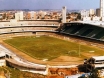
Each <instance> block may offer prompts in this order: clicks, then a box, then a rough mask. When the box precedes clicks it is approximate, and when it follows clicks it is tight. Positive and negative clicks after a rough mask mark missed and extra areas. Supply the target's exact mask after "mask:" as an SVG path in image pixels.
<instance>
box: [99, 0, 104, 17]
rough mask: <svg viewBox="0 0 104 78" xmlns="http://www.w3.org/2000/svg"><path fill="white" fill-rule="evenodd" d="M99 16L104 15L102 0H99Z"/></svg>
mask: <svg viewBox="0 0 104 78" xmlns="http://www.w3.org/2000/svg"><path fill="white" fill-rule="evenodd" d="M100 17H101V18H102V17H104V0H100Z"/></svg>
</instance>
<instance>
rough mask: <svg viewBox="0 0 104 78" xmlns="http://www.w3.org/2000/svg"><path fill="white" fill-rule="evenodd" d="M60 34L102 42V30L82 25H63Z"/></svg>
mask: <svg viewBox="0 0 104 78" xmlns="http://www.w3.org/2000/svg"><path fill="white" fill-rule="evenodd" d="M60 33H63V34H68V35H74V36H79V37H85V38H90V39H95V40H100V41H103V40H104V28H103V27H101V26H97V25H91V24H84V23H65V24H64V25H63V28H62V29H61V30H60Z"/></svg>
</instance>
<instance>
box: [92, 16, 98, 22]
mask: <svg viewBox="0 0 104 78" xmlns="http://www.w3.org/2000/svg"><path fill="white" fill-rule="evenodd" d="M92 20H93V21H100V17H97V16H95V17H93V18H92Z"/></svg>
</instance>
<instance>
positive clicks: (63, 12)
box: [62, 6, 66, 23]
mask: <svg viewBox="0 0 104 78" xmlns="http://www.w3.org/2000/svg"><path fill="white" fill-rule="evenodd" d="M62 23H66V6H64V7H63V8H62Z"/></svg>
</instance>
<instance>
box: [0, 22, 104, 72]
mask: <svg viewBox="0 0 104 78" xmlns="http://www.w3.org/2000/svg"><path fill="white" fill-rule="evenodd" d="M0 25H1V27H0V37H1V45H2V46H4V47H5V48H7V49H8V50H9V51H7V50H3V51H4V52H7V53H6V57H7V59H6V63H7V65H8V66H12V67H15V68H19V69H21V70H25V71H26V70H31V72H33V70H35V72H38V73H41V74H46V71H47V65H50V66H51V67H52V66H53V67H55V66H56V67H57V65H58V66H59V67H60V66H63V67H64V66H65V67H64V68H67V67H70V66H72V67H73V65H74V67H75V66H76V65H78V64H81V63H83V59H85V58H89V57H91V56H97V55H104V54H103V53H104V52H103V48H104V45H103V39H104V34H103V32H104V31H103V30H104V29H103V27H100V26H99V25H98V26H97V25H92V24H85V23H80V22H79V23H78V22H70V23H63V24H61V23H60V22H59V21H58V20H45V21H44V20H38V21H17V22H16V21H13V20H12V21H4V22H0ZM98 30H99V31H98ZM15 39H17V42H15V41H16V40H15ZM35 39H37V40H39V39H40V40H41V41H32V40H35ZM42 39H43V40H44V41H42ZM51 40H53V41H51ZM19 41H20V43H19ZM48 41H50V42H48ZM58 41H59V42H58ZM21 42H24V43H25V44H23V43H21ZM26 42H27V43H26ZM37 42H41V44H40V43H37ZM43 42H44V43H43ZM69 42H70V43H69ZM29 43H30V44H29ZM32 43H33V44H32ZM49 43H50V44H49ZM52 43H53V44H52ZM56 43H57V44H56ZM76 43H77V44H76ZM26 44H27V45H26ZM69 44H70V45H69ZM24 45H26V46H25V47H24ZM28 45H29V46H31V45H39V46H33V47H31V49H29V48H30V47H29V48H28ZM40 45H41V46H40ZM45 45H47V46H45ZM52 45H53V46H55V47H54V48H53V46H52ZM72 45H73V46H72ZM21 46H23V47H24V48H25V49H26V51H25V50H24V49H23V48H21ZM34 47H35V50H34V49H33V48H34ZM38 47H39V48H38ZM44 47H45V48H44ZM40 48H42V50H40ZM48 48H50V49H48ZM1 50H2V48H1ZM28 50H30V51H32V53H31V52H30V51H28ZM37 50H40V51H37ZM10 51H12V52H13V53H10ZM33 51H34V54H33ZM44 52H46V53H45V54H44ZM32 55H33V56H32ZM17 56H19V58H18V57H17ZM2 57H3V58H4V56H2ZM8 58H9V59H8ZM13 58H16V59H15V60H13ZM20 58H21V59H22V60H23V59H25V61H26V62H27V63H26V62H25V63H24V62H22V63H20V61H19V60H21V59H20ZM71 59H73V60H71ZM30 62H32V63H30ZM28 63H30V64H28ZM33 63H36V65H35V66H34V65H33V66H30V65H31V64H33ZM23 64H25V65H23ZM49 68H50V67H49ZM44 71H45V72H44Z"/></svg>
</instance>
